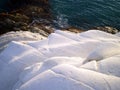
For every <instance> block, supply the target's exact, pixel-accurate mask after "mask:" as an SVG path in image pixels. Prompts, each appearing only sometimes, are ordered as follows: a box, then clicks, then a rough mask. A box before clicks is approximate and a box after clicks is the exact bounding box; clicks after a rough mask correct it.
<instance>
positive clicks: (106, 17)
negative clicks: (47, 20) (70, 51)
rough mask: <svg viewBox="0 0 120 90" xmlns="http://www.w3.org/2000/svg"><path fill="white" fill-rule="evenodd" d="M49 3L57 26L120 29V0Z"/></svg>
mask: <svg viewBox="0 0 120 90" xmlns="http://www.w3.org/2000/svg"><path fill="white" fill-rule="evenodd" d="M50 5H51V11H52V14H53V16H54V24H55V25H56V26H57V27H62V28H63V27H68V26H75V27H79V28H81V29H90V28H93V27H95V26H111V27H115V28H117V29H120V0H50Z"/></svg>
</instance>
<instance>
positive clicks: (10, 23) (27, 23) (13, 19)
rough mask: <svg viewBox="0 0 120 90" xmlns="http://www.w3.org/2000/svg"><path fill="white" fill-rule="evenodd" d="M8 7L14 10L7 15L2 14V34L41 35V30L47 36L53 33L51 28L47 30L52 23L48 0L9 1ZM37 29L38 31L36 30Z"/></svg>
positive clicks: (0, 27) (0, 20)
mask: <svg viewBox="0 0 120 90" xmlns="http://www.w3.org/2000/svg"><path fill="white" fill-rule="evenodd" d="M6 5H8V6H6V7H9V8H13V9H12V10H11V11H10V12H7V13H0V34H4V33H6V32H9V31H20V30H23V31H32V32H38V33H40V34H41V32H42V31H41V30H43V32H46V33H47V34H48V33H51V32H52V30H49V29H50V28H46V26H50V23H51V15H50V11H49V3H48V0H17V1H16V0H9V2H6ZM12 5H13V6H12ZM16 5H18V7H16ZM35 20H37V22H34V21H35ZM36 27H37V28H38V29H37V30H36V29H34V28H36ZM34 30H35V31H34ZM39 30H40V31H39Z"/></svg>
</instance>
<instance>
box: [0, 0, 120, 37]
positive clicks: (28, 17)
mask: <svg viewBox="0 0 120 90" xmlns="http://www.w3.org/2000/svg"><path fill="white" fill-rule="evenodd" d="M10 1H11V2H8V3H7V4H6V5H8V6H7V7H8V8H11V11H10V12H2V13H0V30H1V31H0V34H4V33H6V32H9V31H21V30H22V31H31V32H37V33H40V34H43V35H44V36H47V35H48V34H50V33H51V32H54V28H53V25H52V19H53V18H52V14H51V12H50V5H49V1H48V0H17V1H16V0H10ZM18 4H19V5H18ZM91 29H98V30H102V31H105V32H108V33H112V34H115V33H117V32H118V30H117V29H115V28H112V27H108V26H105V27H95V28H91ZM62 30H68V31H72V32H83V31H84V30H81V29H78V28H75V27H69V28H65V29H62Z"/></svg>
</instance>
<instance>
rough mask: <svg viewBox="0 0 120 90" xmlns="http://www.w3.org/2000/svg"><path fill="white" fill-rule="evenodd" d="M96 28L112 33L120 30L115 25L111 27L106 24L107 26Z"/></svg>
mask: <svg viewBox="0 0 120 90" xmlns="http://www.w3.org/2000/svg"><path fill="white" fill-rule="evenodd" d="M95 29H98V30H101V31H105V32H108V33H111V34H116V33H118V32H119V30H117V29H116V28H113V27H109V26H105V27H96V28H95Z"/></svg>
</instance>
